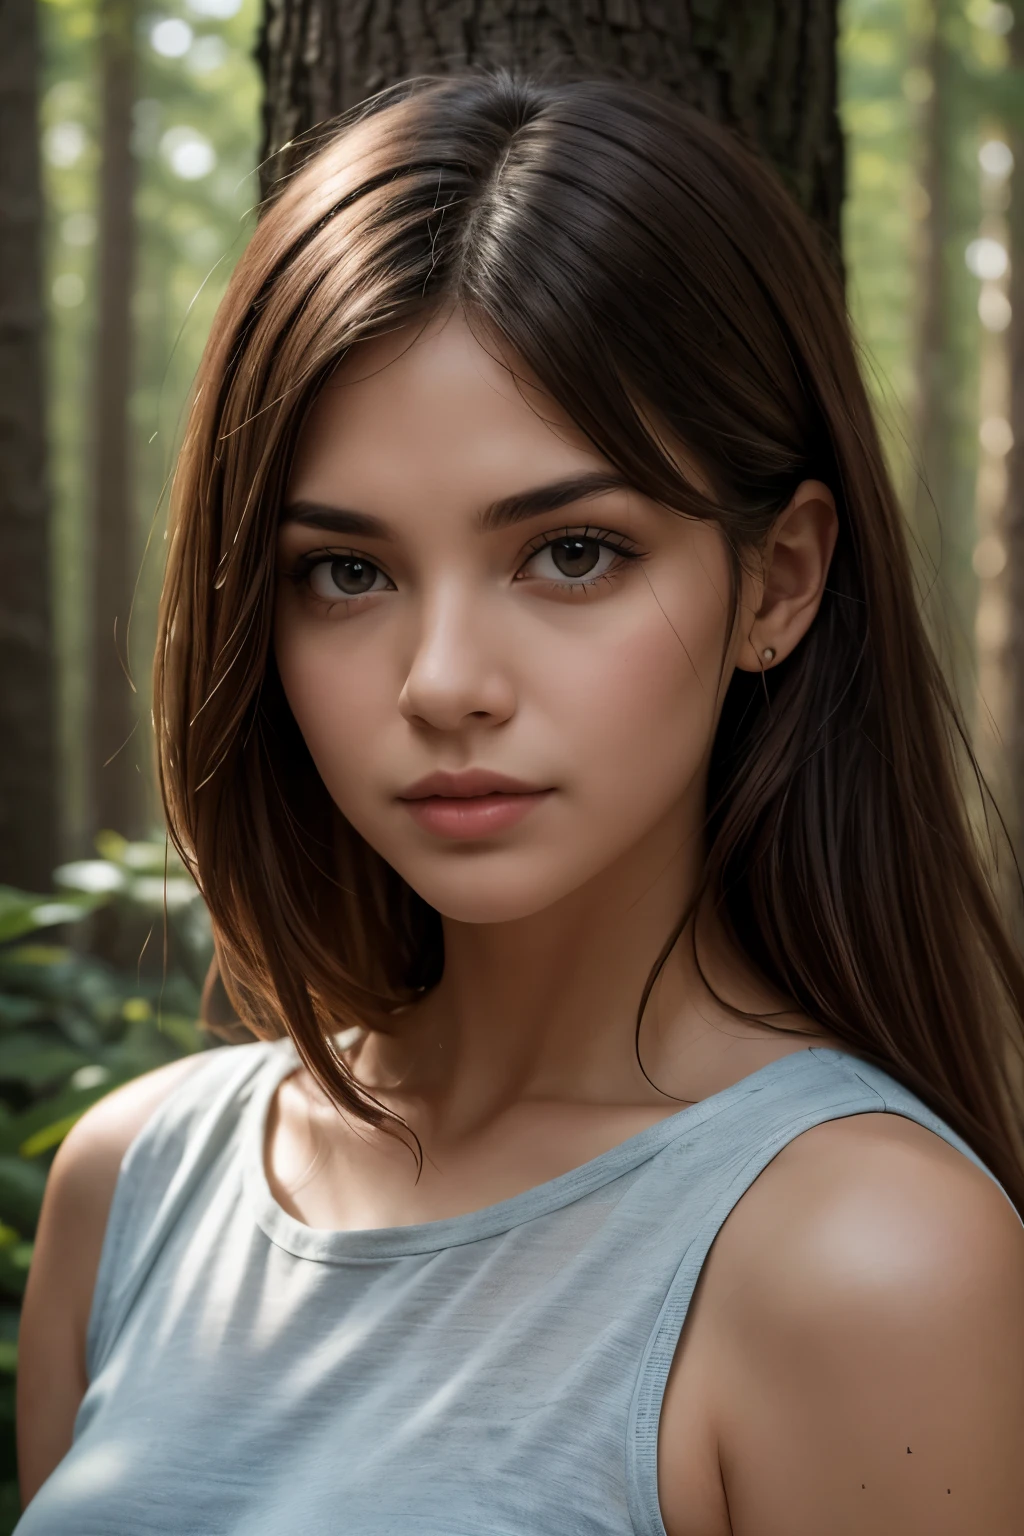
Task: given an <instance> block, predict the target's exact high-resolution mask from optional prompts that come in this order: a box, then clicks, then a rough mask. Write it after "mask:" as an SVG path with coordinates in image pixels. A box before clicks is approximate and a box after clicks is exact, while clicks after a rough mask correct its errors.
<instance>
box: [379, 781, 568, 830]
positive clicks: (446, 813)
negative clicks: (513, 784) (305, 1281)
mask: <svg viewBox="0 0 1024 1536" xmlns="http://www.w3.org/2000/svg"><path fill="white" fill-rule="evenodd" d="M550 793H551V791H550V790H549V789H541V790H537V791H536V792H535V793H533V794H525V795H474V796H473V797H472V798H470V799H466V800H458V799H455V798H453V797H451V796H446V795H428V796H427V798H426V799H425V800H404V801H403V802H402V803H403V805H404V806H405V808H406V810H407V811H408V812H409V815H410V816H411V817H412V819H413V821H415V822H416V823H417V825H419V826H421V827H422V828H423V830H424V831H425V832H434V833H436V835H437V836H438V837H455V838H471V837H487V836H489V834H490V833H492V832H504V831H505V830H506V829H507V828H508V827H514V826H515V824H516V822H518V821H522V819H523V817H524V816H528V815H529V813H530V811H532V810H533V808H534V806H535V805H539V804H540V802H541V801H542V800H546V799H547V797H548V795H549V794H550Z"/></svg>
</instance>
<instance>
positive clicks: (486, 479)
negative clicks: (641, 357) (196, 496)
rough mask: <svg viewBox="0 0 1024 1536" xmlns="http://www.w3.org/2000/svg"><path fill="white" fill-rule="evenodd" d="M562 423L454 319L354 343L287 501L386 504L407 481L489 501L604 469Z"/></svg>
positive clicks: (555, 408) (556, 409) (509, 364)
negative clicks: (341, 499) (338, 496)
mask: <svg viewBox="0 0 1024 1536" xmlns="http://www.w3.org/2000/svg"><path fill="white" fill-rule="evenodd" d="M607 467H608V465H607V461H606V460H605V459H604V457H603V456H602V455H601V454H600V453H599V452H598V450H597V449H596V448H595V447H594V445H593V444H592V443H590V442H589V441H588V440H587V438H586V437H585V436H584V434H583V433H582V432H581V431H580V430H579V428H578V427H576V425H575V424H574V423H573V422H572V421H571V419H570V418H569V417H568V416H567V414H566V413H565V411H564V410H563V409H562V407H561V406H559V405H558V404H557V403H556V402H555V401H554V400H553V399H552V398H551V396H550V395H548V394H547V393H546V391H545V390H544V389H543V388H542V387H541V386H540V385H539V383H538V382H537V381H536V380H535V379H533V378H531V377H530V376H529V374H528V373H527V371H526V369H525V367H524V366H523V365H521V364H519V363H518V362H517V361H516V360H515V359H514V358H511V357H506V356H503V355H502V354H501V353H500V352H499V351H498V348H497V346H496V345H495V344H493V343H492V342H490V341H489V340H488V339H487V338H485V337H482V336H481V338H480V339H478V338H477V336H476V335H474V332H473V330H472V329H471V328H470V326H469V324H468V323H467V321H466V319H465V317H464V316H463V315H462V313H461V311H458V310H456V311H453V312H451V313H449V314H447V315H444V316H438V317H435V318H434V319H432V320H430V321H429V322H427V324H426V325H423V324H418V325H414V326H407V327H403V328H402V329H401V330H396V331H394V332H392V333H391V334H389V335H387V336H382V337H379V338H375V339H374V340H372V341H367V342H362V343H359V344H358V345H357V346H356V347H354V348H353V350H352V352H351V353H350V354H349V356H348V357H347V358H346V359H345V361H344V362H343V363H342V364H341V365H340V367H339V368H338V369H337V370H336V371H335V373H334V375H333V376H332V378H331V380H330V381H329V383H328V384H327V386H326V387H325V388H324V390H323V391H322V392H321V394H320V395H319V397H318V398H317V400H316V402H315V403H314V405H313V408H312V410H311V412H310V415H309V417H308V419H307V421H306V423H305V425H304V427H303V431H302V434H301V436H300V439H299V443H298V448H297V452H296V457H295V463H294V468H293V471H292V478H291V483H290V486H289V494H290V496H293V497H309V498H311V499H315V498H316V497H317V496H326V495H328V494H329V493H331V492H334V493H336V492H337V491H338V490H339V488H341V487H342V486H343V487H344V489H345V491H346V499H347V500H348V499H351V498H352V497H354V496H356V495H358V496H359V497H360V499H361V500H364V499H365V498H366V497H368V496H369V497H372V498H376V496H378V495H379V496H383V497H387V495H388V492H389V490H392V489H393V490H394V491H396V492H397V491H400V490H405V489H407V488H408V485H409V482H410V480H412V481H415V482H416V483H417V484H418V485H419V486H420V488H421V489H422V490H423V491H427V490H429V489H431V488H437V489H442V488H447V489H449V490H451V489H453V488H457V489H459V490H460V491H461V492H462V493H464V494H465V496H466V497H467V499H469V500H474V501H479V500H489V499H493V497H494V496H495V494H500V492H501V490H502V489H503V488H505V486H506V483H507V482H509V481H515V482H516V483H517V484H518V483H519V482H521V481H523V478H524V474H525V476H526V478H527V480H528V481H529V483H535V482H539V481H541V480H543V479H545V478H548V477H554V476H557V475H565V474H567V473H575V472H579V471H586V470H594V469H599V468H607Z"/></svg>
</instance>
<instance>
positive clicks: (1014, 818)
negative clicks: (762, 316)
mask: <svg viewBox="0 0 1024 1536" xmlns="http://www.w3.org/2000/svg"><path fill="white" fill-rule="evenodd" d="M1011 16H1012V20H1013V26H1012V29H1011V30H1010V36H1009V41H1010V58H1011V61H1012V64H1013V80H1012V89H1011V90H1009V91H1006V92H1004V93H1003V99H1002V105H1003V119H1004V123H1005V127H1006V131H1007V138H1008V140H1009V147H1010V149H1011V151H1012V154H1013V162H1012V163H1013V178H1012V182H1011V184H1010V188H1011V189H1010V200H1009V209H1008V220H1007V222H1008V231H1009V246H1010V281H1009V300H1010V313H1009V326H1008V337H1007V349H1008V354H1009V355H1008V364H1009V391H1008V393H1009V411H1008V417H1009V432H1008V433H1007V439H1008V443H1009V445H1010V447H1009V453H1008V456H1007V480H1006V500H1005V510H1004V522H1003V528H1004V535H1005V543H1006V554H1007V569H1006V602H1007V621H1008V622H1007V627H1006V628H1007V632H1006V636H1005V649H1004V653H1003V687H1004V690H1005V696H1006V703H1007V710H1006V719H1005V721H1003V722H1002V726H1003V744H1004V747H1005V750H1006V758H1007V766H1006V772H1007V784H1008V788H1009V797H1008V804H1007V819H1008V821H1009V824H1010V825H1009V830H1010V835H1011V837H1012V838H1013V840H1014V845H1015V848H1016V851H1017V857H1018V860H1020V861H1021V862H1022V863H1024V0H1015V3H1014V5H1013V7H1012V11H1011Z"/></svg>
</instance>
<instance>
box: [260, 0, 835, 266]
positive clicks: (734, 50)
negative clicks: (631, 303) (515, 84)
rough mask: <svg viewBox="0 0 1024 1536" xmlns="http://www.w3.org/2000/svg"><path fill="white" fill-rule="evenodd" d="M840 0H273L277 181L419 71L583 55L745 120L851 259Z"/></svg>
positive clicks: (592, 63)
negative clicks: (320, 137)
mask: <svg viewBox="0 0 1024 1536" xmlns="http://www.w3.org/2000/svg"><path fill="white" fill-rule="evenodd" d="M837 30H838V21H837V5H836V0H790V3H789V4H787V5H786V6H774V5H773V6H766V5H764V4H763V3H762V0H699V3H698V0H675V3H673V4H672V5H662V6H656V7H655V6H649V5H646V4H644V3H643V0H622V3H620V4H618V5H616V6H614V7H613V6H611V5H609V6H601V7H589V6H588V7H583V6H581V5H580V4H579V0H549V3H548V4H546V5H544V6H537V5H535V4H533V3H530V0H512V3H509V0H368V3H367V0H360V3H356V0H265V4H264V23H263V29H262V32H261V35H260V40H259V44H258V48H257V58H258V61H259V64H260V66H261V69H262V70H263V75H264V80H265V87H266V94H265V98H264V115H263V126H264V145H263V154H262V156H261V160H262V161H263V164H262V178H263V190H264V193H267V192H269V191H270V190H271V188H272V186H273V184H274V179H275V178H276V177H278V176H280V175H281V174H282V173H283V172H284V171H285V170H287V168H288V166H289V165H290V164H292V163H293V162H294V159H295V151H291V152H289V151H288V150H287V149H285V148H284V146H289V145H290V144H291V142H292V141H293V140H295V139H296V138H297V137H298V136H300V135H304V134H306V133H308V132H309V130H310V129H312V128H314V127H316V126H317V125H318V124H320V123H322V122H324V121H326V120H327V119H329V118H331V117H333V116H334V115H335V114H337V113H338V112H342V111H344V110H345V109H346V108H348V107H351V106H354V105H355V104H356V103H357V102H359V101H360V100H361V99H362V98H363V97H365V96H367V95H369V94H370V93H372V92H374V91H377V90H380V89H381V88H382V87H384V86H386V85H389V84H391V83H393V82H394V81H396V80H401V79H403V78H405V77H408V76H410V75H414V74H421V73H447V72H449V71H450V70H451V69H453V68H457V67H460V66H463V65H466V64H509V63H515V64H520V65H522V66H524V67H526V68H538V69H539V68H541V67H543V66H544V65H548V64H551V63H552V62H553V61H569V60H571V61H574V62H575V63H577V64H579V65H583V66H584V67H591V68H593V69H594V70H595V72H607V71H609V70H614V71H616V72H619V73H622V74H626V75H629V76H631V77H632V78H633V79H636V80H639V81H642V82H644V83H646V84H650V85H653V86H656V87H658V88H660V89H662V90H664V91H667V92H668V93H669V94H671V95H672V96H675V97H676V98H678V99H680V100H682V101H686V102H689V103H691V104H693V105H694V106H696V107H698V108H700V109H701V110H702V111H704V112H706V113H708V114H709V115H710V116H711V117H714V118H717V119H719V120H721V121H724V122H726V123H729V124H731V125H733V126H735V127H738V128H739V129H741V130H742V131H743V132H744V133H745V134H746V135H747V136H748V137H749V138H750V139H752V140H753V141H754V142H755V143H756V144H758V145H759V146H760V147H761V148H762V150H764V151H765V152H766V153H767V154H768V155H769V157H770V158H771V159H772V160H773V161H774V162H775V164H776V165H777V166H778V167H779V169H780V171H781V172H782V174H783V175H784V176H785V178H786V180H787V182H788V183H789V185H790V187H791V188H792V190H793V192H794V193H795V195H796V197H797V199H798V200H799V201H800V203H801V204H802V205H803V206H804V207H805V208H806V209H807V210H808V211H809V212H810V213H811V214H812V215H813V217H814V218H815V219H817V221H818V222H819V223H820V224H821V225H822V226H823V227H824V228H825V229H826V230H827V231H828V233H829V234H830V235H831V236H832V239H833V243H834V249H835V253H836V259H837V261H838V260H839V224H840V209H841V205H842V198H843V145H842V135H841V132H840V128H839V120H838V115H837V109H836V36H837Z"/></svg>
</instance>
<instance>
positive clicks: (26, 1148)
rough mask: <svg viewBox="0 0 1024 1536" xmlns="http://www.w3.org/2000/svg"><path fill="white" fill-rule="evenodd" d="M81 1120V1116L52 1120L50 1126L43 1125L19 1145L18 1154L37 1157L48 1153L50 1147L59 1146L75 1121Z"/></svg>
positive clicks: (67, 1116)
mask: <svg viewBox="0 0 1024 1536" xmlns="http://www.w3.org/2000/svg"><path fill="white" fill-rule="evenodd" d="M81 1118H82V1116H81V1114H76V1115H64V1116H62V1117H61V1119H60V1120H54V1121H53V1123H52V1125H44V1126H43V1128H42V1130H39V1131H33V1133H32V1135H31V1136H28V1137H26V1139H25V1140H24V1141H23V1142H22V1143H21V1146H20V1147H19V1148H18V1151H19V1153H20V1154H21V1156H22V1157H38V1156H39V1154H40V1153H41V1152H49V1150H50V1148H51V1147H56V1146H59V1145H60V1143H61V1142H62V1141H63V1140H64V1137H65V1136H66V1135H67V1133H68V1131H70V1129H71V1127H72V1126H73V1125H74V1123H75V1121H76V1120H80V1119H81Z"/></svg>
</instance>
